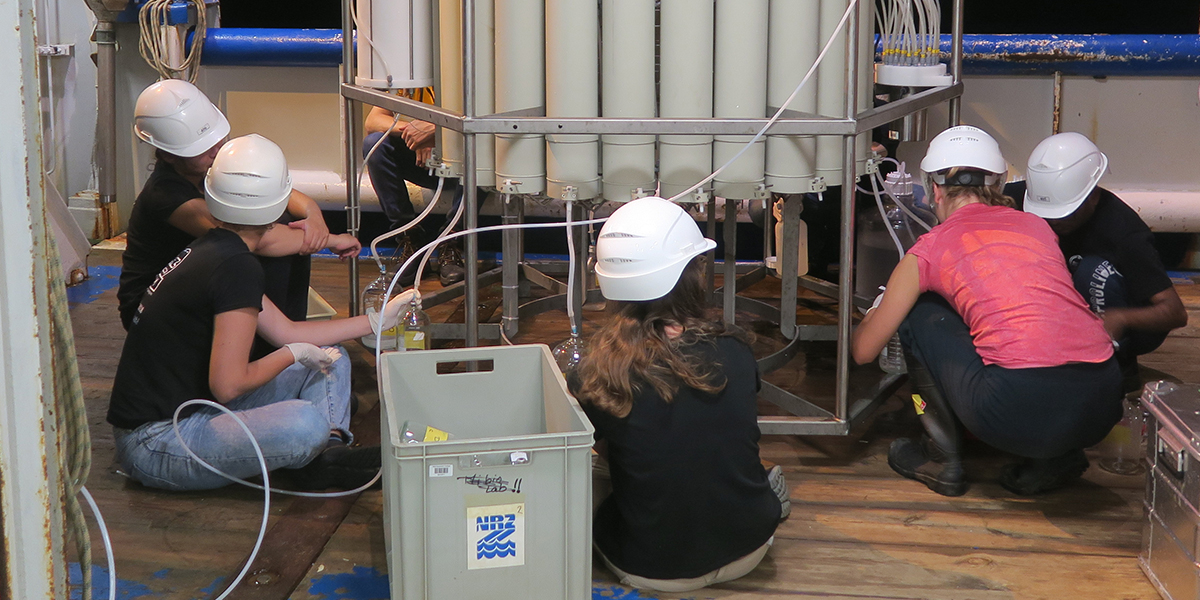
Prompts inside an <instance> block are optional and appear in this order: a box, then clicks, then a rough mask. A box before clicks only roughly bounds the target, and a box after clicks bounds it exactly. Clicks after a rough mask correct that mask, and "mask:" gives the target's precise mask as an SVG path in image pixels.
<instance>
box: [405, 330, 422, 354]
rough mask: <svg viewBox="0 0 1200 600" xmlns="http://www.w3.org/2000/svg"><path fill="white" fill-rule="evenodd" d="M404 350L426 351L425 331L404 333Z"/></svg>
mask: <svg viewBox="0 0 1200 600" xmlns="http://www.w3.org/2000/svg"><path fill="white" fill-rule="evenodd" d="M404 348H405V349H407V350H424V349H425V332H424V331H405V332H404Z"/></svg>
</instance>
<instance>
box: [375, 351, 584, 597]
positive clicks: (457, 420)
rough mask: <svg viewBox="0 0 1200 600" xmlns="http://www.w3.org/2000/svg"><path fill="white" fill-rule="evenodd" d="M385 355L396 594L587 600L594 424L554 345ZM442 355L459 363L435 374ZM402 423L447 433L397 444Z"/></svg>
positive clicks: (445, 362)
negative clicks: (568, 382) (556, 359)
mask: <svg viewBox="0 0 1200 600" xmlns="http://www.w3.org/2000/svg"><path fill="white" fill-rule="evenodd" d="M381 360H382V361H383V365H382V374H383V375H382V377H383V399H382V406H383V411H384V414H383V418H382V419H381V421H382V427H383V444H384V460H383V489H384V511H383V525H384V540H385V542H386V545H387V554H388V566H389V577H390V579H391V595H392V598H393V599H396V600H464V599H472V598H486V599H488V600H540V599H545V600H588V599H590V598H591V579H592V547H591V546H592V523H591V515H592V506H591V504H592V477H591V447H592V440H593V433H594V431H595V430H594V429H593V428H592V424H591V423H590V422H589V421H588V419H587V417H585V416H584V414H583V411H582V410H580V408H579V404H578V403H577V402H576V401H575V399H574V398H573V397H571V395H570V394H569V393H568V392H567V386H566V381H565V380H564V379H563V376H562V373H561V372H560V371H559V370H558V367H557V366H556V365H555V363H554V360H553V359H552V358H551V355H550V349H549V348H547V347H546V346H545V345H524V346H497V347H489V348H470V349H454V350H426V351H421V352H391V353H386V354H384V355H383V356H382V358H381ZM439 366H440V368H442V369H443V370H445V369H447V368H457V369H458V371H459V372H448V373H442V374H439V373H438V370H439ZM464 369H474V371H471V372H462V371H463V370H464ZM411 422H415V423H421V424H424V425H427V426H430V427H435V428H437V429H441V430H443V431H446V432H448V433H449V434H450V435H451V436H452V437H451V438H450V439H449V440H447V441H440V442H429V443H415V444H406V443H404V442H403V441H402V434H403V431H402V429H403V427H404V425H405V424H406V423H411Z"/></svg>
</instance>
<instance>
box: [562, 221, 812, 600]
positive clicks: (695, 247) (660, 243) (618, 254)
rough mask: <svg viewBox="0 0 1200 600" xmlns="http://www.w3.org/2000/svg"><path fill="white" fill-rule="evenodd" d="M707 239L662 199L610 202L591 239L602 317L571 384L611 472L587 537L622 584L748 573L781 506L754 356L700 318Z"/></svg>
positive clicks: (672, 586)
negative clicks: (612, 207)
mask: <svg viewBox="0 0 1200 600" xmlns="http://www.w3.org/2000/svg"><path fill="white" fill-rule="evenodd" d="M715 245H716V244H715V243H714V242H713V241H712V240H707V239H705V238H704V237H703V236H702V235H701V234H700V229H699V228H698V227H697V226H696V223H695V221H693V220H692V218H691V217H690V216H689V215H688V214H687V213H686V212H684V211H683V209H681V208H679V207H678V206H676V205H675V204H672V203H670V202H667V201H665V200H663V199H661V198H642V199H639V200H635V201H633V202H630V203H628V204H626V205H624V206H623V207H621V208H620V209H618V210H617V211H616V212H615V213H613V216H612V217H611V218H610V219H609V220H608V222H607V223H605V225H604V228H603V229H602V230H601V231H600V237H599V239H598V241H597V244H596V255H597V266H596V274H597V277H598V279H599V281H600V289H601V291H602V292H603V293H604V296H605V297H606V298H607V299H608V300H609V305H610V313H611V314H610V317H611V318H610V319H609V320H608V321H607V322H605V324H604V325H603V326H601V329H600V331H599V332H597V333H596V334H595V336H594V337H593V338H592V339H591V342H590V344H589V347H590V348H591V350H590V353H589V354H588V355H587V356H586V357H585V358H584V360H583V362H582V363H581V364H580V365H579V368H578V369H577V370H576V372H575V373H573V374H572V377H571V383H572V391H573V392H574V393H575V395H576V396H577V397H578V398H579V400H580V402H581V403H582V405H583V407H584V410H585V411H586V412H587V414H588V416H589V418H590V419H591V420H592V423H593V424H594V425H595V427H596V439H597V442H598V443H597V449H598V451H601V452H602V453H604V454H607V460H608V466H609V470H610V473H611V477H612V495H611V496H609V497H608V498H607V499H605V500H604V501H603V502H602V503H601V504H600V505H599V507H598V509H597V511H596V518H595V527H594V529H593V530H594V537H595V544H596V547H597V549H599V551H600V553H601V556H602V557H603V559H604V562H605V564H607V565H608V567H609V568H610V569H611V570H612V571H613V573H615V574H616V575H617V576H618V577H619V578H620V579H621V581H622V583H624V584H626V585H630V586H633V587H638V588H646V589H655V590H660V591H665V592H684V591H688V590H694V589H699V588H702V587H704V586H707V585H710V584H713V583H719V582H722V581H729V580H732V579H736V578H738V577H741V576H742V575H745V574H746V573H749V572H750V571H751V570H753V569H754V567H755V566H757V565H758V563H759V561H761V560H762V558H763V556H764V555H765V554H766V551H767V548H768V547H770V545H771V541H772V540H773V539H774V537H773V535H774V532H775V526H776V525H777V524H778V522H779V520H780V519H781V518H782V517H785V516H786V511H787V508H788V504H789V503H788V501H787V486H786V484H785V483H784V481H783V477H782V475H781V474H780V469H779V467H775V468H774V469H772V473H771V476H770V477H769V476H768V474H767V472H766V470H765V469H764V468H763V466H762V463H761V462H760V460H759V456H758V439H759V435H760V434H759V430H758V421H757V410H756V400H755V399H756V396H757V391H758V387H759V379H758V368H757V365H756V363H755V361H754V355H753V353H752V352H751V351H750V347H749V346H748V345H747V344H746V341H745V339H744V337H743V336H741V335H740V334H739V333H738V332H737V331H736V330H734V329H732V328H726V327H725V326H724V325H723V324H722V323H720V321H717V320H714V319H712V318H710V315H709V314H708V309H707V306H706V302H705V297H706V296H705V293H704V287H703V284H702V281H701V279H702V262H701V260H702V259H701V257H700V255H701V254H703V253H704V252H706V251H708V250H710V249H712V248H713V247H714V246H715Z"/></svg>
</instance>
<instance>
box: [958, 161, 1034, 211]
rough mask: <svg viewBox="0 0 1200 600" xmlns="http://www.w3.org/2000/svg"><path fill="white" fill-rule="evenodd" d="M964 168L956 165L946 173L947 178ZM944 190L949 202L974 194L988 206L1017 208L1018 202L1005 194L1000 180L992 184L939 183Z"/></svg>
mask: <svg viewBox="0 0 1200 600" xmlns="http://www.w3.org/2000/svg"><path fill="white" fill-rule="evenodd" d="M961 170H963V168H962V167H954V168H953V169H950V172H949V173H948V174H947V175H946V178H947V179H950V178H951V177H953V176H954V174H955V173H958V172H959V171H961ZM938 187H939V188H941V190H942V196H943V197H944V198H945V199H946V201H947V202H953V201H955V200H958V199H959V198H963V197H966V196H974V197H976V198H978V199H979V202H980V203H982V204H986V205H988V206H1007V207H1009V208H1016V206H1017V203H1016V202H1015V201H1014V200H1013V199H1012V198H1010V197H1008V196H1005V195H1004V182H1003V181H1000V182H997V183H994V184H992V185H938Z"/></svg>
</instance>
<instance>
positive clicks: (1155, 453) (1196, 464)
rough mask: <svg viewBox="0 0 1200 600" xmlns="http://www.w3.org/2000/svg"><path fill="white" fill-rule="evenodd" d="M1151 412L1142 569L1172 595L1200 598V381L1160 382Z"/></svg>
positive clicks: (1146, 402)
mask: <svg viewBox="0 0 1200 600" xmlns="http://www.w3.org/2000/svg"><path fill="white" fill-rule="evenodd" d="M1142 407H1143V409H1144V410H1145V411H1146V413H1147V415H1146V461H1147V463H1148V465H1147V466H1148V467H1149V468H1148V469H1147V470H1146V498H1145V509H1146V524H1145V526H1144V529H1143V532H1142V553H1141V555H1140V556H1139V557H1138V562H1139V563H1140V564H1141V567H1142V570H1143V571H1144V572H1145V573H1146V576H1147V577H1149V578H1150V581H1151V583H1153V584H1154V586H1155V587H1156V588H1158V592H1159V594H1161V595H1162V597H1163V598H1166V599H1167V600H1197V599H1200V564H1197V562H1196V557H1197V556H1198V555H1200V547H1198V546H1197V545H1198V544H1200V512H1198V511H1197V510H1196V507H1197V506H1200V438H1198V437H1197V431H1200V386H1197V385H1195V384H1173V383H1168V382H1165V381H1158V382H1153V383H1149V384H1146V387H1145V389H1144V390H1143V391H1142Z"/></svg>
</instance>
